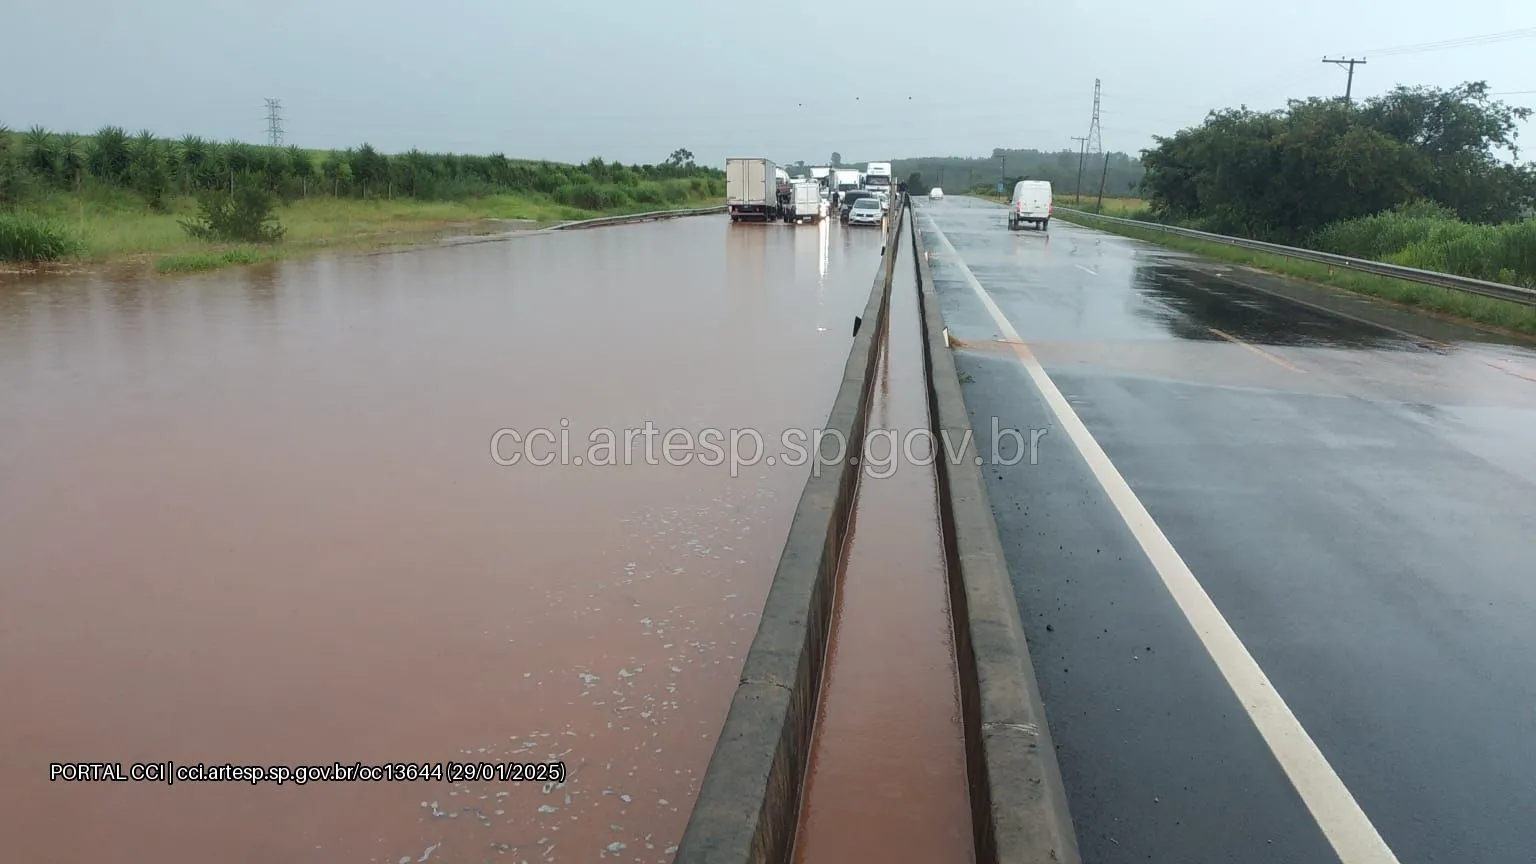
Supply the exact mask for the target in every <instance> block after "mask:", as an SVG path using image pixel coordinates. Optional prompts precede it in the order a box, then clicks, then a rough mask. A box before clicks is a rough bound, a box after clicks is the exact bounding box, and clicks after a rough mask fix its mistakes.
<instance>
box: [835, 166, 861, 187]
mask: <svg viewBox="0 0 1536 864" xmlns="http://www.w3.org/2000/svg"><path fill="white" fill-rule="evenodd" d="M857 188H859V172H857V171H854V170H853V169H851V168H839V169H837V170H836V171H833V172H832V191H833V192H848V191H850V190H853V189H857Z"/></svg>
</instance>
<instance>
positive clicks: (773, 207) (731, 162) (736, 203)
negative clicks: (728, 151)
mask: <svg viewBox="0 0 1536 864" xmlns="http://www.w3.org/2000/svg"><path fill="white" fill-rule="evenodd" d="M777 170H778V169H777V166H775V165H774V164H773V162H771V161H769V160H767V159H759V158H744V159H727V160H725V204H726V207H727V208H729V210H730V212H731V221H732V222H740V221H741V220H743V219H760V220H763V221H765V222H766V221H768V220H770V219H777V218H779V216H780V215H781V213H782V212H783V211H782V209H781V208H780V207H779V188H778V187H779V183H778V174H777Z"/></svg>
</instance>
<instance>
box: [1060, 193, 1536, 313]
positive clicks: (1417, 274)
mask: <svg viewBox="0 0 1536 864" xmlns="http://www.w3.org/2000/svg"><path fill="white" fill-rule="evenodd" d="M1056 210H1057V212H1066V213H1075V214H1078V215H1080V216H1088V217H1091V218H1093V219H1102V220H1104V221H1105V222H1114V223H1117V224H1121V225H1130V226H1133V227H1136V228H1145V229H1148V230H1151V231H1162V232H1165V233H1168V234H1177V235H1179V236H1183V237H1193V238H1195V239H1197V240H1206V241H1209V242H1212V243H1224V244H1226V245H1228V246H1238V247H1241V248H1243V249H1252V250H1254V251H1256V252H1268V253H1269V254H1271V255H1283V256H1285V257H1286V258H1298V259H1301V260H1303V261H1313V262H1316V263H1318V264H1327V265H1329V266H1330V267H1338V268H1341V269H1344V270H1355V271H1357V272H1360V273H1370V274H1373V275H1376V276H1386V277H1389V278H1392V279H1402V280H1405V281H1408V282H1418V283H1420V284H1423V285H1435V286H1438V287H1440V288H1449V289H1450V290H1452V291H1463V292H1466V293H1468V294H1479V295H1482V296H1484V297H1493V298H1495V299H1498V300H1508V301H1509V302H1511V303H1521V304H1523V305H1526V306H1536V291H1533V290H1531V289H1530V288H1521V287H1519V286H1517V285H1505V284H1504V283H1502V282H1488V281H1485V280H1482V279H1473V278H1471V277H1469V276H1456V275H1453V274H1450V273H1436V272H1435V271H1433V270H1420V269H1418V268H1416V267H1403V266H1401V265H1399V264H1384V263H1382V262H1380V261H1370V260H1367V259H1364V258H1351V257H1349V256H1347V255H1335V254H1333V253H1332V252H1318V251H1316V250H1313V249H1301V248H1298V247H1295V246H1282V245H1280V244H1279V243H1265V242H1264V241H1262V240H1249V239H1246V238H1243V237H1229V236H1227V235H1225V234H1212V233H1210V232H1209V231H1196V230H1195V229H1193V228H1180V227H1177V226H1174V225H1163V224H1160V223H1157V222H1144V221H1142V220H1140V219H1125V218H1122V217H1120V216H1104V215H1102V214H1099V213H1090V212H1088V211H1086V210H1077V209H1074V208H1072V207H1061V206H1057V208H1056Z"/></svg>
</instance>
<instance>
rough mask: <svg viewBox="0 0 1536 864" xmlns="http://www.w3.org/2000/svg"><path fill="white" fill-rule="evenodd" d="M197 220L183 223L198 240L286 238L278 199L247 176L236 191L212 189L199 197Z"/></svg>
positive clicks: (238, 240) (273, 239) (260, 241)
mask: <svg viewBox="0 0 1536 864" xmlns="http://www.w3.org/2000/svg"><path fill="white" fill-rule="evenodd" d="M198 208H199V213H198V216H197V218H196V219H191V220H187V219H183V220H181V227H182V229H183V230H185V231H186V232H187V235H188V236H190V237H193V238H196V239H198V240H213V241H223V242H241V243H276V242H278V241H280V240H282V239H283V226H282V225H281V224H280V223H279V222H278V220H277V214H276V212H275V210H276V208H277V196H275V195H273V194H272V193H271V192H269V191H267V189H266V188H265V187H264V186H263V185H262V183H261V181H260V180H259V179H258V178H254V177H249V176H247V177H244V178H242V179H241V181H240V182H239V183H237V184H236V186H235V190H234V191H233V192H226V191H224V190H222V189H217V190H209V191H206V192H204V193H202V194H201V195H199V196H198Z"/></svg>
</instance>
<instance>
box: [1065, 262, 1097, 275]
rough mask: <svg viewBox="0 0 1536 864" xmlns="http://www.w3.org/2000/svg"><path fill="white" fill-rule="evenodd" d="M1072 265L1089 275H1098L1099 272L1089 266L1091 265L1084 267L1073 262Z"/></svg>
mask: <svg viewBox="0 0 1536 864" xmlns="http://www.w3.org/2000/svg"><path fill="white" fill-rule="evenodd" d="M1072 266H1073V267H1076V268H1077V269H1079V270H1081V271H1083V272H1084V273H1087V274H1088V275H1089V276H1097V275H1099V274H1098V273H1097V272H1096V271H1095V270H1094V269H1093V268H1091V267H1084V266H1083V265H1081V264H1073V265H1072Z"/></svg>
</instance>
